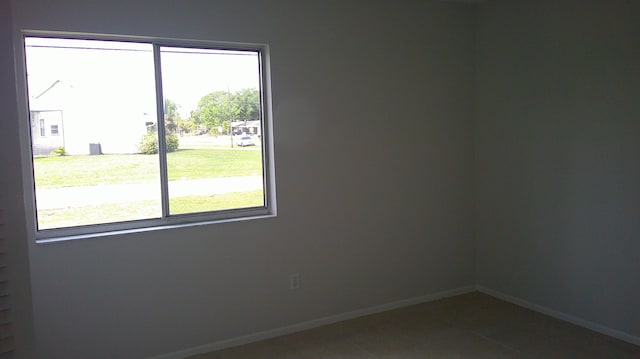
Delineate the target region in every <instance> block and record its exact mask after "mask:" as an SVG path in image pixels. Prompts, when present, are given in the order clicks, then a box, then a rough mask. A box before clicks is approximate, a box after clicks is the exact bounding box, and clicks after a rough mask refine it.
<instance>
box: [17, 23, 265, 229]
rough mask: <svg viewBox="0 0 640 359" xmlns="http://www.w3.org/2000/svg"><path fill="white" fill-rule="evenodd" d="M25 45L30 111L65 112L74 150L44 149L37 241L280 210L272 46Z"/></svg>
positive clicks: (64, 41)
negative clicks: (250, 130)
mask: <svg viewBox="0 0 640 359" xmlns="http://www.w3.org/2000/svg"><path fill="white" fill-rule="evenodd" d="M24 43H25V57H26V58H25V63H26V71H27V75H28V76H27V92H28V94H27V97H28V103H29V107H30V110H31V111H36V110H38V109H39V108H44V107H47V108H56V109H60V110H62V111H64V113H65V119H64V121H65V122H64V132H65V136H64V144H63V146H64V148H65V152H64V154H65V156H59V153H58V155H57V156H56V154H55V153H53V154H52V155H51V156H32V165H33V174H34V176H33V181H34V186H33V187H34V188H35V190H34V210H35V211H34V213H35V220H34V222H35V224H36V238H38V239H43V240H46V239H51V238H58V237H70V236H78V235H80V236H83V235H93V234H101V233H104V232H111V231H121V230H135V229H138V228H145V227H159V226H165V225H187V224H193V223H202V222H215V221H223V220H230V219H239V218H258V217H263V216H270V215H274V214H275V204H274V201H275V198H274V196H273V195H272V193H273V188H274V187H273V186H274V185H273V172H272V170H271V169H270V168H271V167H270V166H271V164H272V163H273V162H272V153H271V152H270V150H269V148H270V145H269V141H270V137H269V134H270V133H271V132H270V126H269V123H270V119H269V116H268V114H269V111H268V108H269V107H268V101H267V100H266V99H268V98H269V94H268V91H269V86H268V83H267V76H266V71H267V69H266V67H265V65H266V60H265V56H266V53H265V51H266V47H265V46H264V45H245V44H242V45H234V44H224V45H223V46H221V45H219V44H216V43H208V42H200V41H198V42H196V41H194V42H189V41H175V40H164V41H155V40H154V41H146V40H141V41H134V40H132V39H131V38H127V39H126V40H125V41H122V40H120V39H115V38H96V39H86V38H82V39H80V38H55V37H49V36H29V35H27V36H25V38H24ZM246 123H250V124H252V126H255V127H256V133H257V135H253V136H242V140H241V142H239V141H240V140H239V139H238V136H234V133H233V129H234V127H236V126H238V124H246ZM44 129H45V127H44V120H43V119H41V120H40V131H41V132H40V135H41V136H44ZM50 131H51V135H59V131H60V129H59V128H58V125H51V127H50ZM246 137H249V138H246ZM31 141H32V146H33V145H35V140H34V139H33V138H32V139H31ZM56 146H59V143H57V142H56ZM97 146H99V147H100V149H101V151H92V150H91V149H92V148H94V147H97Z"/></svg>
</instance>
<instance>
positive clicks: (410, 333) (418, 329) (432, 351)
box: [191, 292, 640, 359]
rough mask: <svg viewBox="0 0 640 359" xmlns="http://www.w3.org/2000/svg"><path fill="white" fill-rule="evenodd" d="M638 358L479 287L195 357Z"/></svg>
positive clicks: (631, 350) (631, 348) (624, 346)
mask: <svg viewBox="0 0 640 359" xmlns="http://www.w3.org/2000/svg"><path fill="white" fill-rule="evenodd" d="M227 358H247V359H250V358H372V359H375V358H580V359H583V358H584V359H587V358H611V359H613V358H615V359H622V358H634V359H635V358H637V359H640V347H638V346H635V345H632V344H629V343H626V342H623V341H620V340H617V339H614V338H611V337H608V336H605V335H602V334H598V333H596V332H593V331H590V330H587V329H584V328H581V327H578V326H575V325H572V324H569V323H567V322H563V321H560V320H557V319H553V318H551V317H548V316H545V315H542V314H539V313H536V312H533V311H530V310H527V309H524V308H522V307H518V306H516V305H513V304H510V303H507V302H504V301H501V300H498V299H496V298H493V297H490V296H488V295H485V294H481V293H478V292H474V293H469V294H463V295H459V296H455V297H451V298H447V299H442V300H438V301H433V302H429V303H424V304H418V305H414V306H411V307H406V308H401V309H396V310H392V311H388V312H384V313H380V314H374V315H369V316H366V317H361V318H356V319H352V320H347V321H344V322H340V323H335V324H331V325H327V326H323V327H319V328H315V329H311V330H307V331H304V332H299V333H295V334H290V335H286V336H282V337H278V338H273V339H269V340H263V341H260V342H256V343H252V344H247V345H243V346H239V347H234V348H228V349H224V350H220V351H216V352H211V353H207V354H201V355H196V356H193V357H191V359H227Z"/></svg>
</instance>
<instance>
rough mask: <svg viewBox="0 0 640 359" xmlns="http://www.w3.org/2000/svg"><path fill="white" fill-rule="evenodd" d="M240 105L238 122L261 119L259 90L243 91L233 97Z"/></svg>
mask: <svg viewBox="0 0 640 359" xmlns="http://www.w3.org/2000/svg"><path fill="white" fill-rule="evenodd" d="M232 101H233V102H234V103H236V104H237V105H238V108H239V113H238V120H241V121H242V120H244V121H251V120H257V119H259V118H260V93H259V92H258V89H242V90H240V91H238V92H236V93H235V94H234V95H233V100H232Z"/></svg>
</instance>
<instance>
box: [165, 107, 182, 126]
mask: <svg viewBox="0 0 640 359" xmlns="http://www.w3.org/2000/svg"><path fill="white" fill-rule="evenodd" d="M179 107H180V105H178V104H177V103H175V102H173V101H172V100H170V99H165V100H164V126H165V128H166V129H167V132H169V133H176V130H177V129H178V125H179V123H180V120H181V118H180V114H179V113H178V108H179Z"/></svg>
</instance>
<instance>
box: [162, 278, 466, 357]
mask: <svg viewBox="0 0 640 359" xmlns="http://www.w3.org/2000/svg"><path fill="white" fill-rule="evenodd" d="M475 291H476V287H475V286H468V287H461V288H456V289H451V290H446V291H442V292H438V293H433V294H427V295H424V296H420V297H415V298H409V299H403V300H399V301H396V302H392V303H387V304H382V305H378V306H374V307H368V308H363V309H357V310H354V311H351V312H347V313H342V314H337V315H331V316H328V317H324V318H319V319H314V320H310V321H306V322H302V323H297V324H293V325H288V326H285V327H280V328H275V329H271V330H265V331H262V332H258V333H253V334H249V335H243V336H240V337H235V338H230V339H225V340H221V341H217V342H213V343H209V344H204V345H200V346H197V347H193V348H189V349H184V350H179V351H176V352H173V353H167V354H163V355H159V356H156V357H152V358H150V359H182V358H185V357H188V356H191V355H197V354H202V353H207V352H210V351H214V350H220V349H224V348H229V347H234V346H237V345H243V344H248V343H252V342H257V341H260V340H264V339H270V338H275V337H278V336H281V335H286V334H292V333H296V332H299V331H303V330H307V329H312V328H316V327H320V326H323V325H327V324H333V323H337V322H340V321H343V320H348V319H353V318H357V317H362V316H365V315H370V314H375V313H380V312H384V311H387V310H392V309H397V308H402V307H407V306H410V305H414V304H420V303H425V302H430V301H434V300H438V299H442V298H447V297H453V296H455V295H460V294H465V293H471V292H475Z"/></svg>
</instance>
